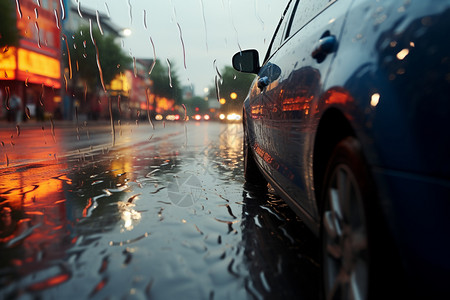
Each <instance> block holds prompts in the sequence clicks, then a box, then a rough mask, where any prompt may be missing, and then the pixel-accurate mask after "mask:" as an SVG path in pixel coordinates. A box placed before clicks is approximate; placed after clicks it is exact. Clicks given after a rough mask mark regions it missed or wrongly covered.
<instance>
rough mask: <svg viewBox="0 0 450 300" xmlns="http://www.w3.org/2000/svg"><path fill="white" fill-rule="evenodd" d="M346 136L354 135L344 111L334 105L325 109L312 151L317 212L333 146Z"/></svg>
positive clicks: (320, 206)
mask: <svg viewBox="0 0 450 300" xmlns="http://www.w3.org/2000/svg"><path fill="white" fill-rule="evenodd" d="M348 136H353V137H356V134H355V131H354V129H353V127H352V125H351V124H350V122H349V120H348V119H347V118H346V117H345V115H344V113H343V112H342V111H340V110H339V109H337V108H335V107H331V108H329V109H327V110H326V111H325V112H324V114H323V115H322V117H321V119H320V121H319V126H318V127H317V132H316V137H315V141H314V152H313V174H314V190H315V196H316V200H317V205H318V210H319V214H321V213H322V209H323V207H322V206H323V204H322V203H321V202H322V201H321V199H322V195H321V190H322V185H323V180H324V176H325V171H326V168H327V164H328V161H329V159H330V157H331V154H332V152H333V149H334V148H335V146H336V145H337V144H338V143H339V142H340V141H341V140H343V139H345V138H346V137H348Z"/></svg>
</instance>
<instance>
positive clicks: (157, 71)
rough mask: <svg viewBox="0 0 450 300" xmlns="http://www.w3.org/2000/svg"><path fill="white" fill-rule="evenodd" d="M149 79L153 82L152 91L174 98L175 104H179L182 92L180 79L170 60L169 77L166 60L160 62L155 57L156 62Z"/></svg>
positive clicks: (161, 95)
mask: <svg viewBox="0 0 450 300" xmlns="http://www.w3.org/2000/svg"><path fill="white" fill-rule="evenodd" d="M150 79H151V80H152V82H153V85H152V91H151V92H152V93H153V94H156V95H158V96H160V97H166V98H168V99H174V100H175V103H176V104H181V100H182V92H181V87H180V81H179V79H178V76H177V74H176V71H175V65H174V63H173V62H170V78H169V65H168V63H167V62H164V63H162V62H161V61H160V60H159V59H156V64H155V66H154V68H153V70H152V73H151V74H150ZM170 85H172V87H171V86H170Z"/></svg>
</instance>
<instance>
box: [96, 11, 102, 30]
mask: <svg viewBox="0 0 450 300" xmlns="http://www.w3.org/2000/svg"><path fill="white" fill-rule="evenodd" d="M95 16H96V17H97V26H98V29H99V30H100V34H101V35H103V29H102V25H101V24H100V15H99V13H98V10H96V11H95Z"/></svg>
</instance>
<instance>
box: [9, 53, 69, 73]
mask: <svg viewBox="0 0 450 300" xmlns="http://www.w3.org/2000/svg"><path fill="white" fill-rule="evenodd" d="M17 55H18V65H19V70H20V71H24V72H28V73H31V74H36V75H41V76H46V77H50V78H55V79H59V78H60V77H61V71H60V63H59V61H58V60H57V59H56V58H52V57H49V56H46V55H43V54H40V53H37V52H33V51H29V50H26V49H22V48H19V49H18V50H17Z"/></svg>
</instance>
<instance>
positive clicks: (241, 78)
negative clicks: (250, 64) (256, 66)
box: [210, 66, 255, 112]
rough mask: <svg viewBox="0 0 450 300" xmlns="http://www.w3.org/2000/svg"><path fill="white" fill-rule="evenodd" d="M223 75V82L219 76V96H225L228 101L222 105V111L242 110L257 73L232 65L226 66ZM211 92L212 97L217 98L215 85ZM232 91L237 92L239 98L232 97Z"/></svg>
mask: <svg viewBox="0 0 450 300" xmlns="http://www.w3.org/2000/svg"><path fill="white" fill-rule="evenodd" d="M221 75H222V80H221V82H220V79H219V78H218V79H217V80H218V83H219V89H218V93H219V97H220V98H224V99H225V101H226V103H225V104H224V105H221V111H224V112H231V111H233V112H240V111H241V110H242V103H243V102H244V100H245V97H246V96H247V94H248V91H249V88H250V85H251V83H252V82H253V79H255V75H253V74H247V73H241V72H238V71H236V70H235V69H234V68H233V67H231V66H226V67H224V68H223V69H222V71H221ZM210 92H211V94H210V97H212V98H213V99H216V98H217V89H216V87H215V86H214V87H211V88H210ZM231 93H236V94H237V98H236V99H231V97H230V95H231Z"/></svg>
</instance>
